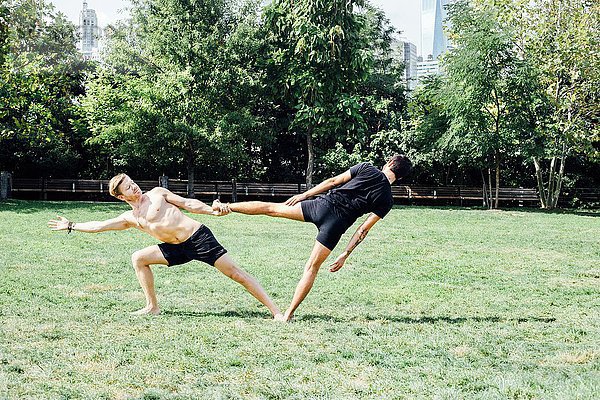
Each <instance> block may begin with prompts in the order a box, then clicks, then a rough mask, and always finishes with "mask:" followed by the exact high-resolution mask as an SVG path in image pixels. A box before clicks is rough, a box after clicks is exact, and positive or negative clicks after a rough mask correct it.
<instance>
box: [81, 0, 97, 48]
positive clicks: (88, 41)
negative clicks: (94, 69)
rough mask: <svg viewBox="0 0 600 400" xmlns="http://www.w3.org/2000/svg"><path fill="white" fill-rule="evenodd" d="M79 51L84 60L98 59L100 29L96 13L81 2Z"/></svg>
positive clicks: (84, 1) (85, 3)
mask: <svg viewBox="0 0 600 400" xmlns="http://www.w3.org/2000/svg"><path fill="white" fill-rule="evenodd" d="M79 34H80V35H81V37H80V42H79V46H78V47H79V50H80V51H81V52H82V53H83V57H84V58H85V59H97V58H98V39H99V38H100V27H99V26H98V17H97V16H96V11H95V10H92V9H91V8H88V5H87V1H86V0H83V10H81V13H80V14H79Z"/></svg>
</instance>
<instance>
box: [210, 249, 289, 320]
mask: <svg viewBox="0 0 600 400" xmlns="http://www.w3.org/2000/svg"><path fill="white" fill-rule="evenodd" d="M215 268H217V269H218V270H219V271H221V272H222V273H223V274H225V275H226V276H228V277H229V278H231V279H233V280H234V281H236V282H237V283H239V284H241V285H242V286H243V287H245V288H246V290H247V291H248V292H249V293H250V294H251V295H252V296H254V297H255V298H256V299H257V300H258V301H260V302H261V303H263V304H264V305H265V306H266V307H267V308H268V309H269V311H271V313H272V314H273V317H276V316H277V315H281V311H279V308H278V307H277V306H276V305H275V303H273V300H271V298H270V297H269V295H268V294H267V292H265V290H264V289H263V288H262V286H260V283H258V281H257V280H256V279H254V277H253V276H252V275H250V274H249V273H247V272H246V271H244V270H243V269H241V268H240V267H238V266H237V264H236V263H235V261H233V259H232V258H231V257H230V256H229V254H223V255H222V256H221V257H219V259H218V260H217V261H215Z"/></svg>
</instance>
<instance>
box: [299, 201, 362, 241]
mask: <svg viewBox="0 0 600 400" xmlns="http://www.w3.org/2000/svg"><path fill="white" fill-rule="evenodd" d="M300 206H301V207H302V214H303V215H304V220H305V221H306V222H312V223H313V224H315V225H316V226H317V228H318V229H319V234H318V235H317V242H319V243H321V244H322V245H323V246H325V247H327V248H328V249H329V250H333V249H334V248H335V246H336V245H337V244H338V242H339V241H340V238H341V237H342V235H343V234H344V232H346V231H347V230H348V228H350V227H351V226H352V224H353V223H354V221H356V219H352V218H348V217H347V216H345V215H343V214H341V213H340V212H339V211H337V210H336V209H335V207H334V206H333V205H332V204H331V203H329V202H328V201H327V200H325V199H324V198H322V197H317V198H315V199H313V200H304V201H303V202H301V203H300Z"/></svg>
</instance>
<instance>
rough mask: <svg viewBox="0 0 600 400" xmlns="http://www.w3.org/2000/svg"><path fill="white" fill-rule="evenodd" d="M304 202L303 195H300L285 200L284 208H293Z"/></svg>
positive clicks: (304, 197)
mask: <svg viewBox="0 0 600 400" xmlns="http://www.w3.org/2000/svg"><path fill="white" fill-rule="evenodd" d="M304 200H306V196H305V195H304V193H300V194H297V195H295V196H292V197H290V198H289V199H287V200H286V202H285V203H284V204H285V205H286V206H294V205H296V204H298V203H300V202H301V201H304Z"/></svg>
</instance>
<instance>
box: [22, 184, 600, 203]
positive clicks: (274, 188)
mask: <svg viewBox="0 0 600 400" xmlns="http://www.w3.org/2000/svg"><path fill="white" fill-rule="evenodd" d="M162 181H163V184H164V183H166V186H168V188H169V190H171V191H172V192H173V193H176V194H179V195H182V196H186V195H187V181H186V180H178V179H168V180H166V179H163V180H162ZM136 183H137V184H138V185H139V186H140V188H141V189H142V190H143V191H147V190H150V189H151V188H153V187H155V186H158V185H159V180H156V181H149V180H142V181H136ZM194 190H195V194H196V196H198V197H200V198H217V197H221V196H223V197H225V198H228V199H244V198H261V199H272V200H275V201H282V200H283V199H285V198H289V197H291V196H293V195H295V194H298V193H302V192H304V191H305V190H306V185H305V184H301V183H254V182H237V181H236V180H235V179H234V180H232V181H210V182H206V181H203V182H195V183H194ZM11 191H12V192H13V193H14V194H19V193H27V192H30V193H38V194H40V196H41V198H44V199H45V198H47V195H48V194H49V193H57V194H60V193H63V194H66V193H91V194H94V193H96V194H108V180H88V179H43V178H39V179H23V178H13V179H12V188H11ZM392 194H393V196H394V199H396V200H398V201H400V200H405V201H406V200H407V201H408V202H409V203H412V202H423V201H427V202H429V203H446V204H447V203H456V204H460V205H462V204H463V202H465V203H468V204H473V203H474V202H479V204H481V203H482V202H483V198H484V192H483V188H481V187H479V188H476V187H464V186H423V185H394V186H392ZM499 200H500V201H501V202H511V203H518V204H520V205H524V204H527V205H538V204H539V196H538V193H537V190H536V189H533V188H500V191H499ZM572 200H576V201H579V202H582V203H587V204H593V203H600V189H599V188H577V189H566V190H565V191H564V194H563V201H572Z"/></svg>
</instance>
